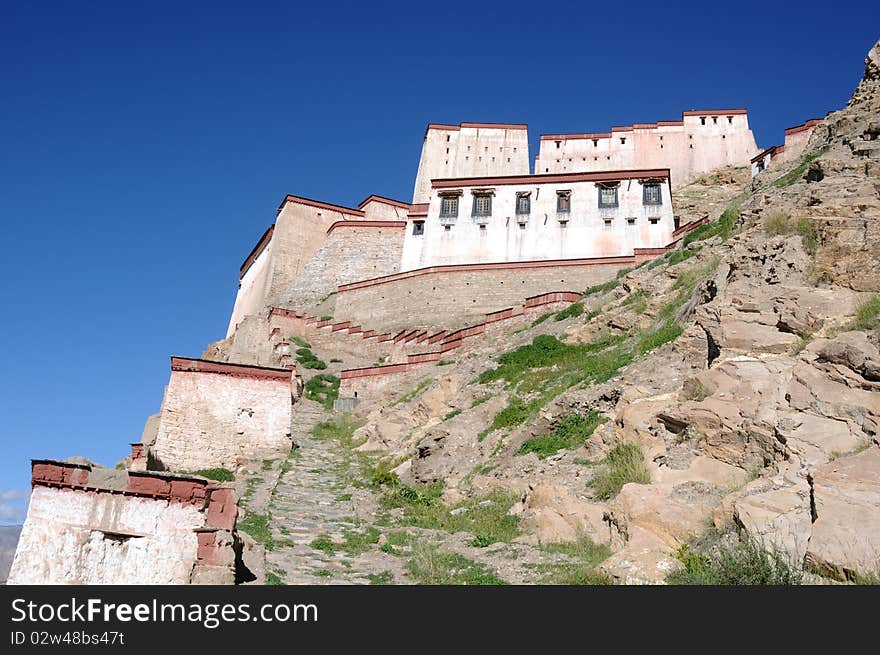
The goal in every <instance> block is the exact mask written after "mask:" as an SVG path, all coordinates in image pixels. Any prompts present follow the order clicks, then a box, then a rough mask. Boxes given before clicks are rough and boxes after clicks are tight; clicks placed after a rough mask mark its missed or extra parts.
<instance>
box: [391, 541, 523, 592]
mask: <svg viewBox="0 0 880 655" xmlns="http://www.w3.org/2000/svg"><path fill="white" fill-rule="evenodd" d="M406 569H407V571H408V572H409V574H410V575H411V576H412V578H413V580H414V581H415V582H416V583H417V584H423V585H503V584H507V583H506V582H505V581H504V580H502V579H501V578H499V577H498V576H497V574H496V573H495V572H494V571H493V570H492V569H491V568H490V567H488V566H486V565H484V564H479V563H477V562H474V561H473V560H469V559H467V558H466V557H463V556H461V555H458V554H454V553H441V552H440V550H439V549H438V548H437V546H434V545H432V544H417V545H416V546H414V547H413V553H412V557H411V558H410V559H409V560H408V561H407V563H406Z"/></svg>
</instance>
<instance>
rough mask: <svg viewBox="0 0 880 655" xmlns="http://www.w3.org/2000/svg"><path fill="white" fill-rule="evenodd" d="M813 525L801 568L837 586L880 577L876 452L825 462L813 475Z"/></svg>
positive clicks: (879, 462)
mask: <svg viewBox="0 0 880 655" xmlns="http://www.w3.org/2000/svg"><path fill="white" fill-rule="evenodd" d="M812 481H813V503H814V506H815V510H814V511H815V521H814V523H813V531H812V536H811V537H810V543H809V546H808V547H807V550H806V566H807V567H808V568H810V569H811V570H813V571H815V572H817V573H820V574H822V575H826V576H829V577H832V578H836V579H838V580H852V579H854V578H856V577H858V576H865V577H867V576H876V575H877V574H878V571H880V448H878V447H876V446H875V447H871V448H868V449H867V450H865V451H863V452H861V453H859V454H857V455H853V456H850V457H843V458H841V459H838V460H835V461H833V462H829V463H828V464H825V465H824V466H821V467H819V468H817V469H816V470H815V471H814V472H813V475H812Z"/></svg>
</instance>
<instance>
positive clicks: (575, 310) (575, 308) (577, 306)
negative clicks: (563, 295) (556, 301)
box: [556, 302, 584, 321]
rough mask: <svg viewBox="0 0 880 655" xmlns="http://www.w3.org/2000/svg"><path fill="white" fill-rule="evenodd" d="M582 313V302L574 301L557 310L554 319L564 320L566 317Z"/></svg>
mask: <svg viewBox="0 0 880 655" xmlns="http://www.w3.org/2000/svg"><path fill="white" fill-rule="evenodd" d="M583 313H584V303H582V302H576V303H573V304H571V305H569V306H568V307H566V308H565V309H563V310H562V311H561V312H557V313H556V320H557V321H564V320H565V319H567V318H574V317H576V316H580V315H581V314H583Z"/></svg>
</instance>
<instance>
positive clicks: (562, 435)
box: [516, 412, 605, 459]
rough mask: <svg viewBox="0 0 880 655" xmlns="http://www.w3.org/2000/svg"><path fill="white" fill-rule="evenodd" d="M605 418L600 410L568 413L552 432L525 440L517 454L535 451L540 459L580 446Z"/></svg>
mask: <svg viewBox="0 0 880 655" xmlns="http://www.w3.org/2000/svg"><path fill="white" fill-rule="evenodd" d="M604 422H605V419H604V418H603V417H602V416H601V415H600V414H599V413H598V412H590V413H588V414H567V415H566V416H563V417H562V418H561V419H560V420H559V425H557V426H556V429H555V430H554V431H553V432H551V433H550V434H545V435H541V436H538V437H533V438H531V439H529V440H527V441H525V442H524V443H523V444H522V445H521V446H520V447H519V450H517V451H516V454H517V455H527V454H529V453H535V454H537V455H538V457H539V458H540V459H545V458H546V457H549V456H550V455H555V454H556V453H557V452H558V451H560V450H569V449H572V448H578V447H580V446H582V445H583V444H584V441H586V440H587V438H589V436H590V435H591V434H593V431H594V430H595V429H596V428H597V427H599V426H600V425H601V424H602V423H604Z"/></svg>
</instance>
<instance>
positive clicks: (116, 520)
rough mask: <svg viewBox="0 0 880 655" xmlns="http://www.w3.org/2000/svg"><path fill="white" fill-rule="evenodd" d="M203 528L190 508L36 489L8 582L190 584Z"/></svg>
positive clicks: (107, 495)
mask: <svg viewBox="0 0 880 655" xmlns="http://www.w3.org/2000/svg"><path fill="white" fill-rule="evenodd" d="M204 524H205V517H204V514H202V513H201V512H200V511H199V510H198V509H196V508H195V507H193V506H192V505H184V504H181V503H169V502H168V501H164V500H152V499H148V498H137V497H132V496H125V495H122V494H110V493H95V492H86V491H72V490H69V489H50V488H47V487H35V488H34V490H33V492H32V493H31V500H30V506H29V508H28V516H27V520H26V521H25V523H24V526H23V527H22V530H21V538H20V540H19V544H18V548H17V550H16V552H15V560H14V561H13V564H12V570H11V571H10V574H9V581H8V582H9V584H188V583H189V581H190V573H191V572H192V569H193V565H194V564H195V562H196V555H197V550H198V540H197V536H196V533H195V532H194V530H195V529H197V528H200V527H203V526H204ZM108 533H109V536H108ZM113 535H128V536H130V537H129V538H122V537H116V538H114V537H113Z"/></svg>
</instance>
